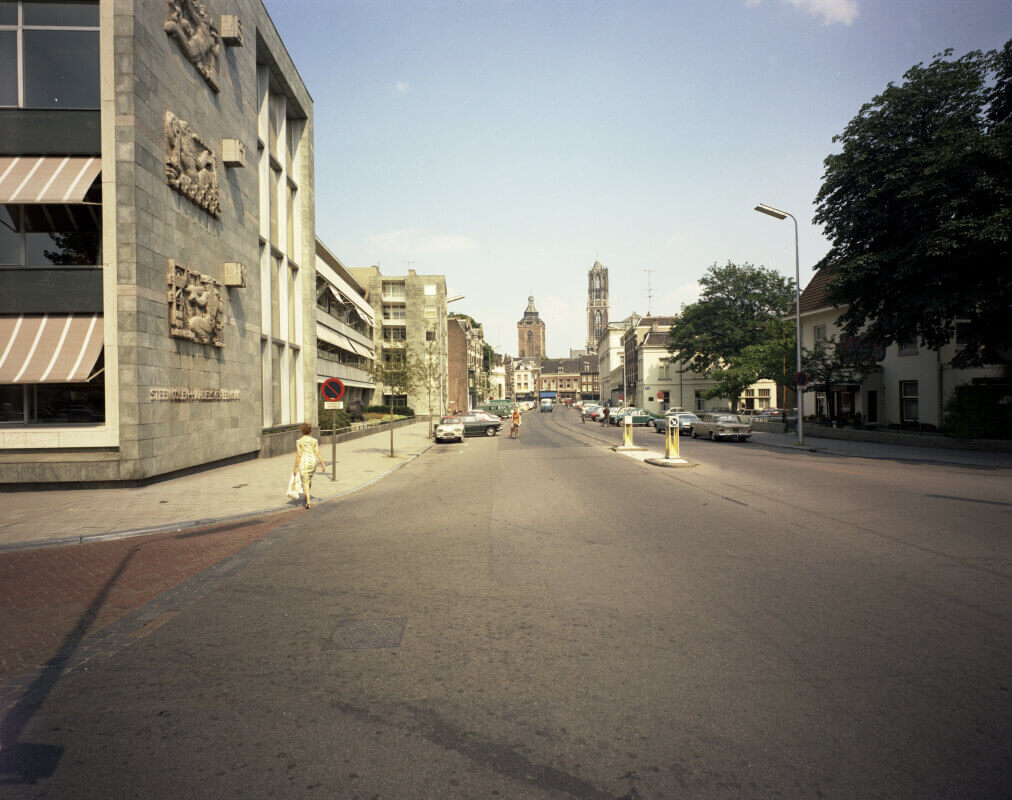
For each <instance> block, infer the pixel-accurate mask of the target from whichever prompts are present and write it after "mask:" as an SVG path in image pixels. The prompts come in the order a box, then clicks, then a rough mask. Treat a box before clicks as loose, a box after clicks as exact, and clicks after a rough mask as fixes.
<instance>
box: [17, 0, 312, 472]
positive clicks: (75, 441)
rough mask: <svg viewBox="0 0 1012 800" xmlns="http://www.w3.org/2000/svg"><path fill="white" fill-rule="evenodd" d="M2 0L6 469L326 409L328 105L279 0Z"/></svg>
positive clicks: (192, 442) (154, 454)
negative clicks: (317, 190) (319, 168)
mask: <svg viewBox="0 0 1012 800" xmlns="http://www.w3.org/2000/svg"><path fill="white" fill-rule="evenodd" d="M220 10H221V11H226V12H227V13H224V14H212V12H211V11H210V10H209V6H205V5H204V4H202V3H195V2H184V0H117V2H115V3H113V2H109V1H107V0H103V2H101V3H100V2H87V1H84V2H75V3H65V2H40V1H39V0H31V1H30V2H29V0H20V2H5V3H2V4H0V63H3V64H4V65H5V66H4V68H3V69H0V201H2V202H0V222H2V224H0V483H45V482H74V481H88V482H103V481H137V480H145V479H148V478H151V477H154V476H157V475H162V474H165V473H169V472H173V471H175V470H180V469H185V468H190V467H194V466H200V465H204V464H208V463H212V462H215V461H219V460H222V459H228V458H232V457H236V456H242V455H245V454H252V453H261V454H270V453H273V452H276V451H281V450H286V449H288V448H289V447H290V446H291V444H292V442H293V441H294V439H295V436H296V430H297V426H298V424H299V423H301V422H302V421H303V420H307V421H309V422H310V423H315V422H316V403H315V388H316V380H315V377H316V362H315V353H316V348H315V346H314V344H315V319H314V314H313V303H314V286H315V275H314V272H315V271H314V269H313V260H314V239H315V234H314V180H313V103H312V98H311V97H310V96H309V93H308V91H307V89H306V87H305V85H304V84H303V82H302V80H301V78H300V77H299V74H298V71H297V69H296V67H295V64H294V63H293V62H292V60H291V57H290V56H289V53H288V51H287V50H286V49H285V46H284V44H283V43H282V41H281V39H280V37H279V36H278V32H277V30H276V29H275V27H274V25H273V23H272V22H271V19H270V17H269V16H268V14H267V11H266V10H265V8H264V6H263V4H262V3H261V2H259V0H232V2H231V3H230V4H229V6H228V7H227V8H222V9H220Z"/></svg>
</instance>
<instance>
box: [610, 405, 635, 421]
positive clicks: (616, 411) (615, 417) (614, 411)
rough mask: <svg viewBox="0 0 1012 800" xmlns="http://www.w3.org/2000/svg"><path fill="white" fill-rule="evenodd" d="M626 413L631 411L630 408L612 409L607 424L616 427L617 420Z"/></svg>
mask: <svg viewBox="0 0 1012 800" xmlns="http://www.w3.org/2000/svg"><path fill="white" fill-rule="evenodd" d="M626 411H632V406H619V407H618V408H612V409H611V413H610V414H609V415H608V424H609V425H618V418H619V417H620V416H622V415H623V414H624V413H625V412H626Z"/></svg>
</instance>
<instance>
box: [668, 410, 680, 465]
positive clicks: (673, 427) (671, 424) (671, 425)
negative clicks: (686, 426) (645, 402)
mask: <svg viewBox="0 0 1012 800" xmlns="http://www.w3.org/2000/svg"><path fill="white" fill-rule="evenodd" d="M665 433H666V434H667V436H666V437H665V439H664V457H665V458H680V456H679V455H678V448H679V446H680V445H681V431H680V430H679V426H678V417H668V427H667V429H666V430H665Z"/></svg>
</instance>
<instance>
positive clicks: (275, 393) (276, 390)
mask: <svg viewBox="0 0 1012 800" xmlns="http://www.w3.org/2000/svg"><path fill="white" fill-rule="evenodd" d="M282 353H283V348H282V346H281V345H280V344H272V345H271V424H272V425H280V424H281V356H282Z"/></svg>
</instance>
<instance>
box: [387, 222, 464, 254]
mask: <svg viewBox="0 0 1012 800" xmlns="http://www.w3.org/2000/svg"><path fill="white" fill-rule="evenodd" d="M367 241H368V243H369V245H370V246H371V247H373V248H375V249H377V250H379V251H381V252H383V253H393V254H395V255H401V256H404V255H407V256H410V255H442V254H444V253H459V252H461V251H462V250H474V249H476V248H477V247H478V243H477V242H476V241H474V239H471V238H470V237H467V236H460V235H457V234H452V233H423V232H422V231H421V230H419V229H418V228H405V229H402V230H397V231H388V232H387V233H374V234H372V235H370V236H369V237H368V239H367Z"/></svg>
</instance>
